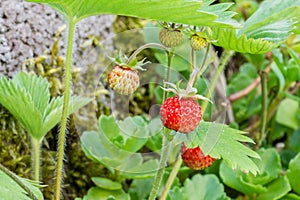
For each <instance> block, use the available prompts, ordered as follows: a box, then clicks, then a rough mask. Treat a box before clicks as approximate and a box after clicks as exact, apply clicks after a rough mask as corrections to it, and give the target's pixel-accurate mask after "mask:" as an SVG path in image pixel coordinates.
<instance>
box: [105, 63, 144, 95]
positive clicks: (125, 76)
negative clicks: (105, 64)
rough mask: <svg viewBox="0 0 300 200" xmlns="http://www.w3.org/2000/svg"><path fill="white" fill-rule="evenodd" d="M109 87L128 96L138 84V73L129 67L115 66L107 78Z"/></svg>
mask: <svg viewBox="0 0 300 200" xmlns="http://www.w3.org/2000/svg"><path fill="white" fill-rule="evenodd" d="M107 81H108V84H109V86H110V87H111V88H112V89H113V90H115V91H116V92H118V93H120V94H123V95H130V94H132V93H133V92H135V91H136V89H137V88H138V86H139V84H140V79H139V75H138V71H137V70H134V69H132V68H130V67H126V66H120V65H116V66H115V67H114V68H113V69H112V70H111V71H110V72H109V73H108V77H107Z"/></svg>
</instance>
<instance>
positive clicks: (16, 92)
mask: <svg viewBox="0 0 300 200" xmlns="http://www.w3.org/2000/svg"><path fill="white" fill-rule="evenodd" d="M17 75H18V74H17ZM27 76H28V75H27ZM15 77H16V76H15ZM31 80H32V81H33V80H36V77H34V76H28V81H29V82H31ZM35 101H37V100H35ZM0 103H1V104H2V105H3V106H4V107H5V108H6V109H7V110H8V111H9V112H10V113H12V114H13V115H14V116H15V118H16V119H17V120H18V121H19V122H20V123H21V124H22V125H23V126H24V128H25V129H26V130H27V131H28V132H29V133H30V134H31V135H32V137H34V138H36V139H38V140H39V139H40V136H39V135H40V130H41V128H42V115H41V113H40V112H39V110H38V109H37V108H36V106H35V102H34V101H33V99H32V96H31V95H30V93H29V92H28V91H27V90H26V89H25V88H24V87H22V86H20V85H19V84H18V83H17V82H15V79H14V78H13V79H12V80H7V79H6V77H4V76H2V77H1V79H0ZM39 105H40V104H39Z"/></svg>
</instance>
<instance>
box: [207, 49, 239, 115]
mask: <svg viewBox="0 0 300 200" xmlns="http://www.w3.org/2000/svg"><path fill="white" fill-rule="evenodd" d="M232 55H233V51H231V50H225V51H223V53H222V56H221V64H220V66H219V67H218V69H217V71H216V73H215V75H214V76H213V78H212V81H211V83H210V86H209V88H208V91H207V93H206V95H205V96H206V98H208V99H210V98H211V95H212V92H213V90H214V89H215V87H216V84H217V80H218V78H219V76H220V74H221V73H222V72H223V70H224V68H225V66H226V64H227V62H228V61H229V59H230V58H231V56H232ZM207 106H208V102H207V101H204V102H203V105H202V113H205V110H206V108H207Z"/></svg>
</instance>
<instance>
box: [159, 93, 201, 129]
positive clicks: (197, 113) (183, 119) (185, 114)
mask: <svg viewBox="0 0 300 200" xmlns="http://www.w3.org/2000/svg"><path fill="white" fill-rule="evenodd" d="M159 114H160V119H161V121H162V123H163V125H164V126H165V127H167V128H169V129H172V130H174V131H178V132H181V133H190V132H191V131H193V130H195V129H196V127H197V126H198V125H199V123H200V121H201V119H202V113H201V107H200V105H199V104H198V102H197V101H196V100H195V99H194V98H190V97H184V98H180V99H179V97H178V96H175V97H169V98H167V99H166V100H165V101H164V103H163V104H162V106H161V108H160V113H159Z"/></svg>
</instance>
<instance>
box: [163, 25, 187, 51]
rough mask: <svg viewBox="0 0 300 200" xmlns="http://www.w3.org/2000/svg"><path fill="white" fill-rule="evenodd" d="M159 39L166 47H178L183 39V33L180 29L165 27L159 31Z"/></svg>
mask: <svg viewBox="0 0 300 200" xmlns="http://www.w3.org/2000/svg"><path fill="white" fill-rule="evenodd" d="M159 40H160V42H161V43H162V44H163V45H165V46H166V47H176V46H178V45H180V44H181V43H182V41H183V33H182V32H181V30H180V29H174V30H172V29H168V28H163V29H161V31H160V32H159Z"/></svg>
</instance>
